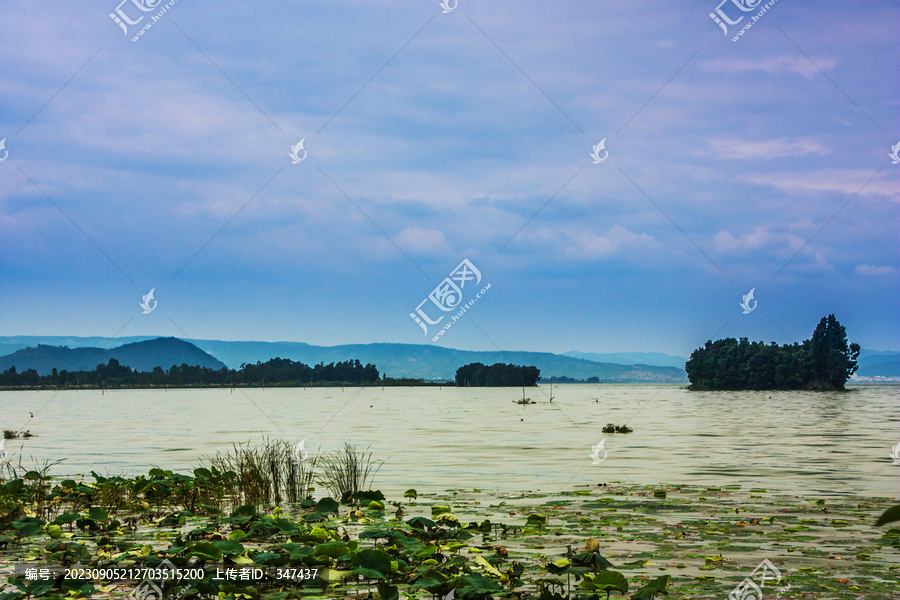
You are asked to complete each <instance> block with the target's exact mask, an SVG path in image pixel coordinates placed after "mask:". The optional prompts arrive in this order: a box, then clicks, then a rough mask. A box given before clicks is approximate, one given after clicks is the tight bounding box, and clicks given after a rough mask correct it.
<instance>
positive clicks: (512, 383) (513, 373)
mask: <svg viewBox="0 0 900 600" xmlns="http://www.w3.org/2000/svg"><path fill="white" fill-rule="evenodd" d="M540 378H541V370H540V369H538V368H537V367H520V366H518V365H509V364H505V363H494V364H493V365H491V366H487V365H484V364H482V363H470V364H468V365H463V366H462V367H460V368H458V369H457V370H456V386H457V387H522V386H528V387H532V386H535V385H537V382H538V379H540Z"/></svg>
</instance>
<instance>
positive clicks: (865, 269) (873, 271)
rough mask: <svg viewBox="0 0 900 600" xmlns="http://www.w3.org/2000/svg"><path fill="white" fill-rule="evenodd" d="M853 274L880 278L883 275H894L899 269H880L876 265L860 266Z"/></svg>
mask: <svg viewBox="0 0 900 600" xmlns="http://www.w3.org/2000/svg"><path fill="white" fill-rule="evenodd" d="M853 272H854V273H859V274H860V275H872V276H875V277H880V276H882V275H893V274H895V273H896V272H897V269H895V268H894V267H878V266H875V265H858V266H857V267H856V268H855V269H853Z"/></svg>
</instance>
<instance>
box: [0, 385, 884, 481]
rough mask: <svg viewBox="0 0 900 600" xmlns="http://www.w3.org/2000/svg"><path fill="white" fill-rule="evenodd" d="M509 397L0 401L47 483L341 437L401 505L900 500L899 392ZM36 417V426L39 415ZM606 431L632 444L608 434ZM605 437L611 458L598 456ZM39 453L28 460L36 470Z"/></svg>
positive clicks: (633, 389) (139, 396) (620, 388)
mask: <svg viewBox="0 0 900 600" xmlns="http://www.w3.org/2000/svg"><path fill="white" fill-rule="evenodd" d="M553 391H554V396H555V399H554V401H553V403H550V402H548V396H547V394H548V393H549V390H548V388H547V387H546V386H542V387H541V388H530V389H527V390H526V394H527V395H528V396H530V397H531V398H532V399H533V400H535V401H537V402H538V403H537V404H534V405H527V406H521V405H516V404H514V403H513V400H515V399H516V398H521V395H522V391H521V389H515V388H453V387H444V388H441V389H439V388H436V387H435V388H385V389H384V390H382V389H381V388H379V387H375V388H366V389H360V388H346V389H345V390H344V391H341V389H340V388H316V389H303V388H295V389H284V388H268V389H265V390H262V389H244V390H241V389H236V390H234V391H231V390H228V389H225V390H210V389H204V390H169V391H168V392H167V391H164V390H122V391H107V392H106V393H101V392H100V391H78V392H74V391H65V392H54V391H40V392H36V391H29V392H3V393H0V411H2V412H0V414H2V415H3V418H2V421H3V423H2V428H3V429H16V428H19V427H22V428H23V429H30V430H31V432H32V433H35V434H36V435H37V437H33V438H30V439H24V440H23V439H17V440H6V443H5V445H6V451H7V453H8V454H9V456H10V459H11V460H13V461H14V462H16V461H18V459H19V457H20V456H22V457H24V458H23V463H24V464H25V465H26V466H30V465H32V464H33V461H37V462H43V461H45V460H57V459H65V461H64V462H63V463H62V464H60V465H57V466H56V467H55V468H54V469H53V470H52V471H51V473H52V474H54V475H57V476H61V475H75V474H81V473H90V471H91V470H92V469H93V470H95V471H97V472H98V473H101V474H123V473H128V474H131V475H137V474H141V473H146V472H147V470H148V469H149V468H151V467H152V466H153V465H158V466H160V467H163V468H170V469H175V470H183V471H185V472H189V471H190V470H192V469H193V468H195V467H197V466H199V465H200V460H199V457H201V456H211V455H214V454H215V452H216V451H218V450H227V449H228V448H230V444H231V443H232V442H237V441H247V440H250V441H259V440H260V439H261V438H262V437H263V436H268V437H281V438H284V439H286V440H288V441H290V442H291V443H296V442H298V441H300V440H301V439H305V440H306V448H307V449H308V450H311V451H312V452H313V453H315V452H317V451H319V452H326V451H329V450H333V449H336V448H339V447H341V445H342V444H343V443H344V442H345V441H348V442H351V443H354V444H358V445H361V446H364V447H365V446H369V447H370V448H371V451H372V453H373V454H374V457H375V458H377V459H380V460H384V461H385V462H384V465H383V466H382V468H381V470H380V471H379V473H378V474H377V476H376V479H375V485H374V487H376V488H379V489H381V490H383V491H385V492H386V493H390V495H394V497H396V495H395V494H396V493H398V492H399V493H402V491H403V490H405V489H407V488H410V487H414V488H416V489H418V490H419V491H420V492H422V491H438V490H446V489H452V488H469V489H471V488H482V489H485V490H500V491H504V492H514V491H523V490H535V489H537V490H541V491H544V492H548V493H556V492H559V491H561V490H564V489H566V490H569V489H572V488H573V486H576V485H579V486H583V485H596V484H597V483H601V482H612V481H623V482H633V483H637V484H645V483H688V484H700V485H711V486H713V485H714V486H724V485H731V484H739V485H741V486H743V487H744V488H745V489H746V488H756V487H759V488H766V489H768V490H770V491H774V490H782V491H785V492H798V493H810V494H815V495H816V496H826V495H844V494H852V493H856V494H862V495H880V496H885V495H888V496H897V495H898V493H900V477H898V476H900V465H894V464H892V461H891V458H890V454H891V450H892V447H893V446H895V445H896V444H898V443H900V393H898V392H900V386H896V385H877V386H876V385H871V386H866V385H860V386H856V387H854V388H853V389H852V391H851V392H850V393H813V392H688V391H687V390H685V389H683V388H682V387H679V386H659V385H608V384H600V385H558V386H554V390H553ZM29 411H31V412H34V413H35V417H34V418H33V419H31V418H29V416H28V412H29ZM608 422H613V423H616V424H622V423H626V422H627V423H628V425H629V426H630V427H632V428H633V429H634V432H633V433H629V434H604V433H602V432H601V428H602V427H603V425H605V424H606V423H608ZM601 440H605V441H604V443H603V445H604V450H603V451H600V452H599V453H598V454H597V456H598V457H599V458H602V457H603V456H606V459H605V460H603V462H602V463H601V464H598V465H595V464H592V462H593V461H592V459H591V456H590V455H591V449H592V447H593V446H594V445H596V444H598V443H599V442H600V441H601ZM32 457H33V460H32Z"/></svg>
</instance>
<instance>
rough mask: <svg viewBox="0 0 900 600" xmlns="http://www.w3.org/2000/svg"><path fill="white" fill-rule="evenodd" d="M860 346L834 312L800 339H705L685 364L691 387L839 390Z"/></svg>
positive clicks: (850, 374)
mask: <svg viewBox="0 0 900 600" xmlns="http://www.w3.org/2000/svg"><path fill="white" fill-rule="evenodd" d="M858 357H859V344H848V342H847V330H846V328H845V327H844V326H843V325H841V324H840V323H839V322H838V320H837V319H836V318H835V317H834V315H828V316H827V317H822V320H821V321H819V324H818V325H817V326H816V329H815V331H814V332H813V335H812V338H811V339H808V340H805V341H803V342H802V343H800V344H798V343H793V344H784V345H783V346H779V345H778V344H776V343H775V342H771V343H770V344H765V343H764V342H749V341H748V340H747V338H741V339H740V340H735V339H734V338H725V339H723V340H716V341H715V342H712V341H708V342H706V345H705V346H704V347H703V348H698V349H697V350H694V352H693V353H691V358H690V360H688V362H687V364H685V366H684V368H685V371H687V376H688V379H689V380H690V382H691V386H690V389H693V390H768V389H772V390H800V389H808V390H843V389H844V386H845V384H846V383H847V380H848V379H850V377H851V376H852V375H853V374H854V373H855V372H856V369H857V364H856V359H857V358H858Z"/></svg>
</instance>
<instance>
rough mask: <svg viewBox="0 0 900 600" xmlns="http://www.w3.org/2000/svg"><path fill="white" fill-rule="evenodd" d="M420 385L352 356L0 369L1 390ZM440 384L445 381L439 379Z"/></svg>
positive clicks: (420, 382) (110, 360) (417, 381)
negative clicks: (235, 364) (218, 364)
mask: <svg viewBox="0 0 900 600" xmlns="http://www.w3.org/2000/svg"><path fill="white" fill-rule="evenodd" d="M344 385H348V386H365V385H373V386H374V385H389V386H413V385H415V386H420V385H441V384H439V383H431V382H425V381H423V380H422V379H394V378H389V377H384V378H381V379H379V373H378V369H377V368H376V367H375V365H372V364H367V365H365V366H363V365H362V364H361V363H360V362H359V361H358V360H348V361H345V362H337V363H334V362H333V363H330V364H327V365H326V364H324V363H319V364H318V365H315V366H313V367H311V366H309V365H307V364H304V363H302V362H294V361H292V360H290V359H287V358H273V359H271V360H268V361H266V362H257V363H255V364H243V365H241V368H240V369H229V368H227V367H223V368H221V369H210V368H207V367H200V366H191V365H187V364H182V365H181V366H176V365H172V367H171V368H170V369H168V370H163V369H162V367H155V368H154V369H153V370H152V371H137V370H134V369H132V368H131V367H126V366H122V365H121V364H119V361H118V360H116V359H115V358H111V359H109V362H108V363H107V364H100V365H97V368H96V369H94V370H93V371H66V370H62V371H57V370H56V369H55V368H54V369H53V371H52V373H51V374H49V375H43V376H42V375H38V373H37V371H35V370H34V369H28V370H27V371H23V372H21V373H19V372H17V371H16V368H15V367H11V368H9V369H8V370H6V371H4V372H2V373H0V388H5V389H31V388H42V389H51V388H52V389H110V388H118V389H129V388H169V387H172V388H191V387H218V388H228V387H307V386H312V387H336V386H344ZM444 385H446V384H444Z"/></svg>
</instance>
